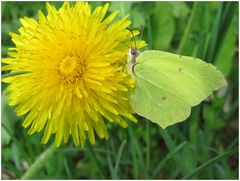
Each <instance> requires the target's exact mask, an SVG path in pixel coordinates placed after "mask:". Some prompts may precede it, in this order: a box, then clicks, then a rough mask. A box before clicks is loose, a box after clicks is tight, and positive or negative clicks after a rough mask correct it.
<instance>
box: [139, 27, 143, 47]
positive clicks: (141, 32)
mask: <svg viewBox="0 0 240 181" xmlns="http://www.w3.org/2000/svg"><path fill="white" fill-rule="evenodd" d="M143 31H144V26H143V25H141V27H140V39H139V43H138V46H137V47H139V44H140V42H141V40H142V36H143Z"/></svg>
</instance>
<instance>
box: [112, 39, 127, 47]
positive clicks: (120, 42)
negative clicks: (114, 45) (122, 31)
mask: <svg viewBox="0 0 240 181" xmlns="http://www.w3.org/2000/svg"><path fill="white" fill-rule="evenodd" d="M115 41H117V42H119V43H121V44H123V45H124V46H126V47H128V48H130V47H129V46H128V45H127V44H126V43H123V42H121V41H119V40H115Z"/></svg>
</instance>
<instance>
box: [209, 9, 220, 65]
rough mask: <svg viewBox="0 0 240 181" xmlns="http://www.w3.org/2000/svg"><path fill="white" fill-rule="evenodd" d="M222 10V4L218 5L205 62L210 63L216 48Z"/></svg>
mask: <svg viewBox="0 0 240 181" xmlns="http://www.w3.org/2000/svg"><path fill="white" fill-rule="evenodd" d="M222 10H223V4H221V5H220V7H219V9H218V13H217V15H216V19H215V22H214V25H213V29H212V32H211V39H210V43H209V47H208V52H207V60H208V61H210V62H212V61H213V60H212V59H213V56H214V52H215V51H216V46H217V40H218V35H219V29H220V23H221V14H222Z"/></svg>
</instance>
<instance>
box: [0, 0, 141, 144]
mask: <svg viewBox="0 0 240 181" xmlns="http://www.w3.org/2000/svg"><path fill="white" fill-rule="evenodd" d="M108 7H109V5H108V4H105V5H104V6H103V7H101V6H98V7H97V8H95V9H94V10H93V11H92V10H91V7H90V5H89V4H88V3H83V2H77V3H76V4H75V5H73V6H70V5H69V3H68V2H65V3H64V4H63V5H62V7H61V8H59V9H58V10H57V9H56V8H55V7H54V6H52V5H51V4H49V3H47V10H48V15H47V16H45V15H44V14H43V13H42V12H41V11H38V20H37V21H36V20H34V19H32V18H28V17H24V18H21V19H20V22H21V24H22V26H21V28H20V29H19V34H15V33H10V36H11V38H12V41H13V42H14V43H15V45H16V46H15V47H13V48H10V49H9V52H8V55H9V57H8V58H4V59H2V62H3V63H4V66H3V67H2V70H4V71H10V72H16V73H18V72H26V73H24V74H18V75H14V76H10V77H6V78H4V79H3V80H2V81H3V82H5V83H8V84H9V85H8V87H7V89H6V90H5V94H6V99H7V100H8V102H9V105H10V106H16V109H15V111H16V114H17V115H18V116H21V115H25V120H24V122H23V126H24V127H28V128H29V130H28V133H29V134H33V133H35V132H40V131H41V130H44V135H43V138H42V143H44V144H45V143H47V142H48V140H49V138H50V137H51V135H55V141H54V143H55V145H56V146H59V145H61V143H62V142H63V141H64V142H65V143H66V142H67V141H68V139H69V137H72V139H73V142H74V144H75V145H76V146H83V145H84V144H85V141H86V139H87V137H88V138H89V140H90V142H91V143H95V134H97V135H98V136H99V137H100V138H102V139H103V138H105V139H108V132H107V129H106V125H105V124H106V122H107V121H110V122H116V123H118V124H119V125H121V126H122V127H126V126H127V123H126V122H125V121H124V120H123V117H126V118H128V119H129V120H131V121H133V122H136V119H135V118H134V116H133V115H132V114H133V112H132V110H131V108H130V106H129V103H128V98H127V95H128V90H129V89H131V87H133V86H134V81H133V80H132V79H131V77H130V76H129V75H128V74H127V73H126V71H125V68H124V63H123V62H124V61H126V53H127V51H128V48H127V47H125V46H124V45H123V43H121V42H126V41H128V43H129V45H130V44H131V41H130V33H129V32H128V31H127V30H126V27H127V26H129V25H130V24H131V22H130V21H129V20H128V17H127V16H126V17H124V18H122V19H120V20H117V21H114V22H113V20H114V19H115V17H116V15H117V14H118V11H114V12H112V13H111V14H110V15H109V16H107V17H105V16H106V13H107V11H108ZM143 44H144V43H143V42H142V41H140V46H142V45H143Z"/></svg>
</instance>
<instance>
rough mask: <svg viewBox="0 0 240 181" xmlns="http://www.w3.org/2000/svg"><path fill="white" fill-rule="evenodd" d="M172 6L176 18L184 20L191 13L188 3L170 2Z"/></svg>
mask: <svg viewBox="0 0 240 181" xmlns="http://www.w3.org/2000/svg"><path fill="white" fill-rule="evenodd" d="M169 3H170V4H171V5H172V13H173V16H174V17H175V18H183V17H185V16H187V15H188V14H189V13H190V9H189V7H188V6H187V3H186V2H169Z"/></svg>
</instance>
